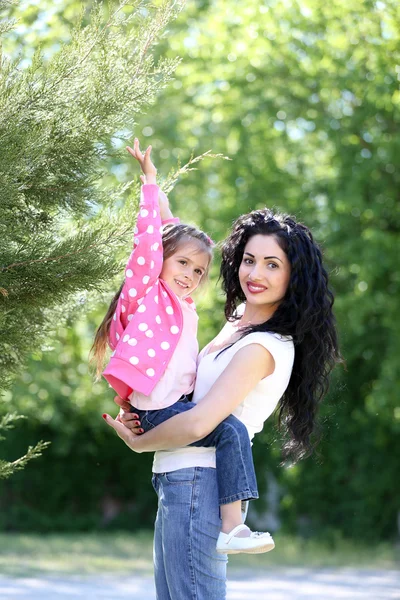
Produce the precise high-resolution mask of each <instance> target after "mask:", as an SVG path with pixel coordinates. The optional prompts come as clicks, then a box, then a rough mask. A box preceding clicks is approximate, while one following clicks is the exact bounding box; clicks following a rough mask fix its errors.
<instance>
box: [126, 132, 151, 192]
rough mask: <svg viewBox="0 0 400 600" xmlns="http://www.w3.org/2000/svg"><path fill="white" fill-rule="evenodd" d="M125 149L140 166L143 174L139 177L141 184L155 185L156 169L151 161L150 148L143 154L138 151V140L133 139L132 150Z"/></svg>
mask: <svg viewBox="0 0 400 600" xmlns="http://www.w3.org/2000/svg"><path fill="white" fill-rule="evenodd" d="M126 149H127V150H128V152H129V154H131V155H132V156H133V158H135V159H136V160H137V161H138V163H139V164H140V168H141V169H142V172H143V176H141V177H140V179H141V180H142V183H156V175H157V169H156V168H155V166H154V165H153V162H152V160H151V149H152V147H151V146H149V147H148V148H147V150H145V152H144V153H143V152H142V151H141V150H140V146H139V140H138V139H137V138H135V141H134V143H133V148H131V147H130V146H127V147H126Z"/></svg>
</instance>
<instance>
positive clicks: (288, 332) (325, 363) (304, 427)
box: [221, 209, 341, 461]
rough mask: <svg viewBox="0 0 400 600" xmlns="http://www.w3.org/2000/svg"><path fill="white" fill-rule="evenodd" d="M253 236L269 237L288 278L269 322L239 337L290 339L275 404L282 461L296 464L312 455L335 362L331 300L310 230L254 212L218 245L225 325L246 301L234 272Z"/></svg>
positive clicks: (289, 220) (286, 219) (283, 218)
mask: <svg viewBox="0 0 400 600" xmlns="http://www.w3.org/2000/svg"><path fill="white" fill-rule="evenodd" d="M258 234H261V235H272V236H274V238H275V239H276V241H277V243H278V244H279V246H280V247H281V248H282V250H283V251H284V252H285V253H286V255H287V257H288V259H289V262H290V265H291V275H290V280H289V285H288V288H287V291H286V295H285V297H284V299H283V300H282V301H281V303H280V304H279V306H278V308H277V309H276V311H275V312H274V314H273V315H272V317H270V318H269V319H268V320H267V321H266V322H265V323H262V324H260V325H252V326H250V327H246V328H243V336H244V335H248V334H249V333H253V332H256V331H268V332H274V333H278V334H281V335H284V336H291V337H292V338H293V343H294V346H295V359H294V365H293V371H292V375H291V378H290V382H289V385H288V387H287V389H286V392H285V394H284V395H283V397H282V398H281V400H280V402H279V425H280V426H282V425H283V426H284V427H285V429H286V431H287V432H288V434H289V439H288V440H287V441H286V443H285V444H284V456H285V457H289V456H290V457H291V458H292V459H293V460H294V461H296V460H299V459H301V458H303V457H304V456H307V455H309V454H311V452H312V450H313V447H314V445H315V441H312V433H313V431H314V428H315V422H316V414H317V410H318V406H319V403H320V402H321V400H322V399H323V397H324V396H325V394H326V392H327V390H328V384H329V374H330V372H331V371H332V369H333V367H334V365H335V363H336V362H339V361H340V360H341V358H340V353H339V349H338V341H337V334H336V328H335V318H334V315H333V312H332V306H333V300H334V298H333V294H332V292H331V291H330V289H329V287H328V274H327V272H326V270H325V268H324V266H323V264H322V255H321V250H320V248H319V247H318V245H317V244H316V242H315V241H314V239H313V236H312V234H311V232H310V230H309V229H308V228H307V227H306V226H305V225H302V224H301V223H297V222H296V221H295V220H294V219H293V218H292V217H290V216H288V215H281V214H274V213H273V212H272V211H271V210H269V209H264V210H255V211H252V212H251V213H249V214H247V215H242V216H241V217H240V218H239V219H237V221H235V223H234V225H233V229H232V232H231V234H230V235H229V236H228V238H227V239H226V240H225V241H224V243H223V245H222V265H221V277H222V282H223V283H222V287H223V289H224V291H225V292H226V303H225V316H226V318H227V320H228V321H234V320H237V319H239V318H240V317H239V316H238V315H237V314H236V308H237V306H238V304H240V303H241V302H244V301H245V299H246V297H245V295H244V293H243V290H242V288H241V286H240V283H239V267H240V264H241V262H242V259H243V253H244V249H245V246H246V244H247V242H248V240H249V239H250V238H251V237H252V236H254V235H258Z"/></svg>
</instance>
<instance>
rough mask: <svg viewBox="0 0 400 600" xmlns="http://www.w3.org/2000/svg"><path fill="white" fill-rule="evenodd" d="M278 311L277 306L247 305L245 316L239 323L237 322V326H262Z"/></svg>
mask: <svg viewBox="0 0 400 600" xmlns="http://www.w3.org/2000/svg"><path fill="white" fill-rule="evenodd" d="M276 309H277V305H268V306H265V305H264V306H254V305H249V304H248V303H246V304H245V309H244V313H243V315H242V316H241V317H240V319H239V321H236V325H237V326H239V327H249V326H251V325H260V324H261V323H265V321H268V319H270V318H271V317H272V315H273V314H274V312H275V311H276Z"/></svg>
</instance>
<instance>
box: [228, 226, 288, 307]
mask: <svg viewBox="0 0 400 600" xmlns="http://www.w3.org/2000/svg"><path fill="white" fill-rule="evenodd" d="M290 272H291V268H290V262H289V260H288V258H287V256H286V253H285V252H284V251H283V250H282V248H281V247H280V246H279V244H278V242H277V241H276V238H275V237H274V236H273V235H262V234H258V235H254V236H253V237H251V238H250V239H249V241H248V242H247V244H246V246H245V249H244V252H243V258H242V262H241V264H240V267H239V281H240V286H241V288H242V290H243V293H244V295H245V296H246V303H247V304H250V305H254V307H260V308H261V307H262V306H265V307H266V308H267V307H269V308H274V309H275V308H277V307H278V305H279V303H280V302H281V301H282V300H283V298H284V296H285V294H286V290H287V287H288V285H289V280H290Z"/></svg>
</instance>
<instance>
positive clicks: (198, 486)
mask: <svg viewBox="0 0 400 600" xmlns="http://www.w3.org/2000/svg"><path fill="white" fill-rule="evenodd" d="M221 276H222V279H223V289H224V291H225V292H226V304H225V316H226V319H227V323H226V325H225V326H224V328H223V329H222V331H221V332H220V333H219V334H218V335H217V337H216V338H215V339H214V340H213V341H212V342H210V344H209V345H208V346H206V348H204V349H203V351H202V352H201V353H200V355H199V361H198V373H197V380H196V387H195V391H194V396H193V402H194V403H195V404H196V406H195V407H194V408H193V409H192V410H190V411H188V412H187V413H184V414H180V415H177V416H174V417H172V418H171V419H169V420H168V421H166V422H165V423H163V424H161V425H159V426H158V427H156V428H155V429H153V430H152V431H149V432H147V433H146V434H144V435H142V436H141V435H135V433H134V431H135V428H136V427H137V426H135V425H134V419H135V415H133V414H129V413H128V412H126V413H124V414H122V415H121V416H120V417H118V418H117V420H115V421H114V420H113V419H112V418H111V417H109V416H107V417H106V421H107V423H108V424H109V425H110V426H111V427H113V428H114V429H115V430H116V431H117V433H118V435H119V436H120V437H121V438H122V439H123V440H124V441H125V443H126V444H127V445H128V446H129V447H130V448H131V449H132V450H134V451H135V452H147V451H157V452H156V454H155V460H154V467H153V471H154V476H153V485H154V487H155V489H156V492H157V494H158V498H159V509H158V513H157V519H156V525H155V541H154V543H155V554H154V559H155V579H156V589H157V598H158V600H182V599H185V600H189V599H193V600H194V599H196V600H223V599H224V598H225V597H226V563H227V559H226V556H224V555H220V554H217V553H216V551H215V544H216V539H217V536H218V533H219V529H220V516H219V510H218V496H217V489H216V477H215V462H214V460H215V455H214V452H213V448H192V447H191V448H186V447H185V446H187V445H188V444H190V443H192V442H194V441H197V440H199V439H201V438H202V437H204V436H205V435H207V434H208V433H209V432H210V431H212V430H213V429H214V428H215V427H216V426H217V425H218V424H219V423H220V422H221V421H222V420H223V419H225V418H226V417H227V416H228V415H230V414H234V415H235V416H236V417H237V418H239V419H240V420H241V421H242V422H243V423H244V424H245V425H246V427H247V429H248V432H249V436H250V438H252V437H253V435H254V434H255V433H257V432H258V431H261V429H262V427H263V423H264V421H265V420H266V419H267V418H268V416H270V414H272V412H273V411H274V409H275V407H276V406H277V405H278V406H279V422H280V424H281V425H282V426H284V428H285V430H286V432H287V433H288V437H289V439H288V441H287V442H286V444H285V446H284V453H285V455H286V456H291V457H292V459H293V460H298V459H300V458H302V457H304V456H306V455H307V454H309V453H310V452H311V451H312V447H313V443H312V440H311V435H312V433H313V430H314V425H315V418H316V413H317V408H318V404H319V402H320V401H321V400H322V398H323V397H324V395H325V393H326V391H327V388H328V376H329V373H330V372H331V370H332V368H333V366H334V364H335V362H336V361H338V360H339V352H338V346H337V338H336V331H335V325H334V317H333V314H332V304H333V295H332V293H331V292H330V290H329V288H328V276H327V273H326V271H325V269H324V267H323V264H322V256H321V252H320V249H319V248H318V246H317V244H316V243H315V242H314V240H313V237H312V235H311V232H310V231H309V229H308V228H307V227H305V226H304V225H302V224H300V223H296V221H295V220H294V219H293V218H291V217H289V216H286V215H274V214H273V213H272V212H271V211H270V210H268V209H264V210H258V211H253V212H251V213H249V214H247V215H243V216H242V217H240V218H239V219H238V220H237V221H236V222H235V223H234V226H233V230H232V232H231V234H230V235H229V236H228V238H227V239H226V240H225V242H224V244H223V251H222V265H221ZM240 302H243V304H242V305H240V306H238V304H239V303H240ZM122 408H123V409H124V410H126V411H128V410H129V406H128V405H125V404H124V403H122ZM239 535H246V532H245V531H241V532H239Z"/></svg>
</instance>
